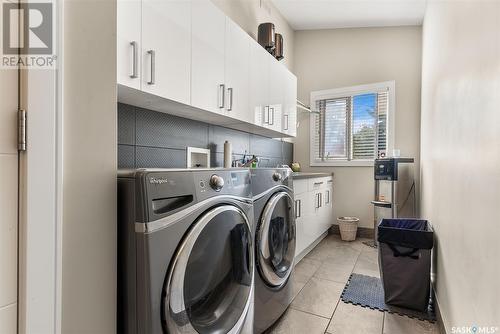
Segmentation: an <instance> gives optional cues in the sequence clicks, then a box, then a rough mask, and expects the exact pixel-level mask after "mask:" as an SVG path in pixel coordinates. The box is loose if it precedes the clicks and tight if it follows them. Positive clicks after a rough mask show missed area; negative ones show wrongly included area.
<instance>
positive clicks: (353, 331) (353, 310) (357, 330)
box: [327, 301, 384, 334]
mask: <svg viewBox="0 0 500 334" xmlns="http://www.w3.org/2000/svg"><path fill="white" fill-rule="evenodd" d="M383 321H384V312H381V311H377V310H371V309H369V308H364V307H361V306H356V305H352V304H346V303H344V302H342V301H340V302H339V304H338V305H337V308H336V309H335V313H334V314H333V318H332V320H331V321H330V324H329V325H328V329H327V333H331V334H346V333H349V334H380V333H382V325H383Z"/></svg>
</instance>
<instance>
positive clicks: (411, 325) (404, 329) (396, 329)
mask: <svg viewBox="0 0 500 334" xmlns="http://www.w3.org/2000/svg"><path fill="white" fill-rule="evenodd" d="M382 333H383V334H402V333H404V334H439V329H438V327H437V325H436V324H431V323H430V322H428V321H422V320H417V319H411V318H408V317H404V316H400V315H396V314H390V313H385V319H384V331H383V332H382Z"/></svg>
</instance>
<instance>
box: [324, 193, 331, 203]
mask: <svg viewBox="0 0 500 334" xmlns="http://www.w3.org/2000/svg"><path fill="white" fill-rule="evenodd" d="M329 203H330V190H327V191H326V202H325V204H329Z"/></svg>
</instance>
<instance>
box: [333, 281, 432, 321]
mask: <svg viewBox="0 0 500 334" xmlns="http://www.w3.org/2000/svg"><path fill="white" fill-rule="evenodd" d="M342 301H343V302H345V303H351V304H354V305H359V306H362V307H368V308H371V309H377V310H380V311H385V312H389V313H396V314H399V315H406V316H408V317H410V318H416V319H420V320H427V321H430V322H435V321H436V315H435V313H434V312H433V311H432V309H431V308H429V310H428V312H418V311H414V310H409V309H404V308H400V307H395V306H390V305H387V304H386V303H385V302H384V288H383V286H382V281H381V280H380V278H378V277H371V276H365V275H361V274H351V276H350V277H349V280H348V281H347V284H346V286H345V287H344V291H343V292H342Z"/></svg>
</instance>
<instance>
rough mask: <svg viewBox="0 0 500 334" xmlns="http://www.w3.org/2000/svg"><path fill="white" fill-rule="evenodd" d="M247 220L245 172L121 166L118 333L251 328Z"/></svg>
mask: <svg viewBox="0 0 500 334" xmlns="http://www.w3.org/2000/svg"><path fill="white" fill-rule="evenodd" d="M252 222H253V208H252V199H251V189H250V174H249V171H248V170H245V169H233V170H224V169H218V170H150V169H140V170H134V171H122V172H120V173H119V178H118V247H119V249H118V256H119V258H118V324H117V325H118V331H117V332H118V333H134V334H135V333H137V334H142V333H169V334H174V333H234V334H236V333H240V332H243V333H250V332H251V331H252V324H251V323H252V321H253V316H252V315H249V314H250V312H251V305H252V301H253V279H254V275H253V272H254V270H253V254H254V249H253V240H252V231H253V229H254V227H253V223H252ZM249 324H250V325H249ZM245 328H247V329H245ZM248 328H249V329H248Z"/></svg>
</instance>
